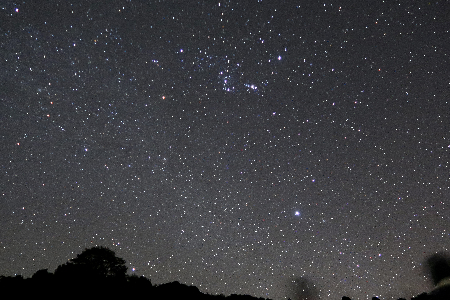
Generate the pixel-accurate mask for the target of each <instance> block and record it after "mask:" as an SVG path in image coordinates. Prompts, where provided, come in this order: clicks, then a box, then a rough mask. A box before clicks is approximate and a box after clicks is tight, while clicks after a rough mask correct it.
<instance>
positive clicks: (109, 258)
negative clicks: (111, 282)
mask: <svg viewBox="0 0 450 300" xmlns="http://www.w3.org/2000/svg"><path fill="white" fill-rule="evenodd" d="M125 263H126V262H125V260H124V259H122V258H120V257H117V256H116V254H115V253H114V251H112V250H110V249H109V248H105V247H93V248H90V249H85V250H84V251H83V252H82V253H80V254H78V255H77V257H75V258H72V259H70V260H69V261H68V262H67V263H65V264H63V265H60V266H59V267H58V268H57V269H56V271H55V275H57V276H65V275H68V274H70V275H71V277H72V276H73V275H75V274H84V275H86V274H88V275H89V277H97V278H107V277H115V278H125V277H126V273H127V267H126V265H125Z"/></svg>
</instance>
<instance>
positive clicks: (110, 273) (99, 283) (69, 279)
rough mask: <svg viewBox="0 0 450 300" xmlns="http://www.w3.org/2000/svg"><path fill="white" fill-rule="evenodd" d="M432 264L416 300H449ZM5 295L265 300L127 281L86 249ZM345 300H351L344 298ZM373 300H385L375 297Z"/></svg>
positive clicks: (4, 286) (13, 282)
mask: <svg viewBox="0 0 450 300" xmlns="http://www.w3.org/2000/svg"><path fill="white" fill-rule="evenodd" d="M427 264H428V266H429V269H430V275H431V278H432V280H433V283H434V284H435V286H436V289H435V290H433V291H432V292H430V293H428V294H427V293H423V294H420V295H418V296H417V297H413V298H412V299H414V300H450V258H449V257H448V256H446V255H443V254H437V255H433V256H431V257H430V258H429V259H428V260H427ZM0 291H1V294H0V295H2V296H7V297H8V298H17V299H26V298H30V299H31V298H36V299H49V298H50V299H56V298H58V299H61V298H62V299H124V298H140V299H155V300H159V299H198V300H222V299H223V300H264V299H263V298H256V297H253V296H249V295H236V294H232V295H230V296H224V295H209V294H204V293H202V292H200V290H199V289H198V288H197V287H195V286H188V285H185V284H182V283H179V282H177V281H175V282H170V283H165V284H161V285H152V283H151V281H150V279H148V278H145V277H143V276H141V277H138V276H136V275H128V274H127V267H126V262H125V260H123V259H122V258H119V257H116V255H115V253H114V251H112V250H110V249H108V248H104V247H94V248H90V249H86V250H85V251H83V252H82V253H81V254H78V255H77V257H75V258H73V259H70V260H69V261H68V262H67V263H65V264H62V265H60V266H58V267H57V268H56V270H55V272H54V273H51V272H49V271H48V270H47V269H43V270H39V271H37V272H36V273H34V274H33V276H31V278H23V277H22V276H21V275H16V276H0ZM303 298H304V297H303ZM313 298H314V297H313ZM336 299H338V297H336ZM267 300H269V299H267ZM293 300H297V299H293ZM301 300H307V299H301ZM342 300H351V298H349V297H346V296H344V297H342ZM372 300H380V299H378V298H377V297H373V298H372ZM398 300H406V299H404V298H399V299H398Z"/></svg>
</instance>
